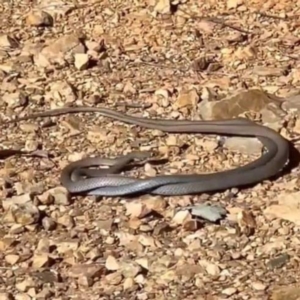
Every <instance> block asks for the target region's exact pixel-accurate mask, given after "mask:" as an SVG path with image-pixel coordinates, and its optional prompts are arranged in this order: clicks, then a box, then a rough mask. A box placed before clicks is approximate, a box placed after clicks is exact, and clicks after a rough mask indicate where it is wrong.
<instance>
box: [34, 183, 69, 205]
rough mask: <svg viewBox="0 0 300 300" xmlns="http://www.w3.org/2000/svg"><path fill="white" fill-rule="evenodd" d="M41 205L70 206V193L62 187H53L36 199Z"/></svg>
mask: <svg viewBox="0 0 300 300" xmlns="http://www.w3.org/2000/svg"><path fill="white" fill-rule="evenodd" d="M38 199H39V200H40V201H41V203H43V204H51V203H53V202H54V203H55V204H57V205H70V199H71V197H70V193H69V192H68V190H67V189H66V188H64V187H55V188H53V189H50V190H48V191H46V192H45V193H44V194H42V195H41V196H39V197H38Z"/></svg>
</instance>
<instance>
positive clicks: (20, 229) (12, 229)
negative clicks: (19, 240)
mask: <svg viewBox="0 0 300 300" xmlns="http://www.w3.org/2000/svg"><path fill="white" fill-rule="evenodd" d="M22 232H24V226H23V225H20V224H14V225H12V226H11V227H10V229H9V233H10V234H20V233H22Z"/></svg>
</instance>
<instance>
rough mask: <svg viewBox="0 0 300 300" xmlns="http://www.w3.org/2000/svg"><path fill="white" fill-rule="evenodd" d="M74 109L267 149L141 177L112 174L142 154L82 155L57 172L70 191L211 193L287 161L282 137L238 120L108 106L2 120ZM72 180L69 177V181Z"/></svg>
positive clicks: (257, 178) (254, 179)
mask: <svg viewBox="0 0 300 300" xmlns="http://www.w3.org/2000/svg"><path fill="white" fill-rule="evenodd" d="M78 112H92V113H99V114H100V115H102V116H105V117H109V118H112V119H115V120H118V121H122V122H124V123H128V124H132V125H138V126H142V127H145V128H148V129H157V130H161V131H163V132H171V133H207V134H220V135H231V136H233V135H235V136H244V137H257V138H258V139H259V140H260V141H261V142H262V144H263V145H264V147H265V148H266V150H267V152H266V153H264V154H263V155H262V156H261V157H260V158H258V159H257V160H255V161H253V162H251V163H249V164H247V165H244V166H241V167H238V168H236V169H233V170H228V171H222V172H218V173H213V174H192V175H182V174H178V175H177V174H176V175H160V176H157V177H151V178H143V179H136V178H131V177H124V176H120V175H119V174H116V173H118V171H120V170H121V169H122V168H123V167H124V166H126V165H127V164H128V163H129V162H130V161H131V160H134V159H139V158H141V157H143V156H144V154H143V153H131V154H128V155H126V156H122V157H119V158H116V159H103V158H100V157H89V158H84V159H82V160H79V161H76V162H73V163H70V164H69V165H67V166H66V167H65V168H64V169H63V170H62V172H61V178H60V180H61V183H62V185H63V186H64V187H66V188H67V189H68V190H69V192H71V193H85V194H88V195H98V196H125V195H133V194H136V193H150V194H156V195H186V194H196V193H203V192H212V191H218V190H224V189H228V188H232V187H239V186H245V185H249V184H255V183H258V182H261V181H263V180H266V179H269V178H270V177H273V176H274V175H276V174H277V173H278V172H279V171H281V170H282V169H283V168H284V166H285V165H286V163H287V161H288V159H289V142H288V141H287V140H286V139H284V138H283V137H282V136H281V135H280V134H279V133H277V132H276V131H274V130H272V129H270V128H268V127H265V126H261V125H259V124H257V123H255V122H252V121H250V120H248V119H242V118H237V119H232V120H221V121H188V120H166V119H149V118H140V117H134V116H130V115H127V114H123V113H121V112H117V111H115V110H112V109H108V108H96V107H87V106H79V107H65V108H59V109H54V110H49V111H45V112H42V113H37V114H33V115H29V116H26V117H21V118H17V119H14V120H10V121H8V122H6V123H13V122H19V121H22V120H28V119H34V118H38V117H49V116H58V115H63V114H70V113H78ZM0 157H1V152H0ZM101 164H104V165H110V166H111V168H109V169H108V170H107V171H103V170H102V171H100V172H99V171H94V172H93V171H92V170H90V173H89V171H88V169H89V168H90V167H91V166H96V165H101ZM76 173H78V174H79V175H80V173H83V174H87V175H88V176H86V178H81V177H80V176H75V175H74V174H76ZM92 173H93V174H92ZM78 174H77V175H78ZM89 174H90V175H89ZM98 175H99V176H98ZM72 178H75V180H74V179H72Z"/></svg>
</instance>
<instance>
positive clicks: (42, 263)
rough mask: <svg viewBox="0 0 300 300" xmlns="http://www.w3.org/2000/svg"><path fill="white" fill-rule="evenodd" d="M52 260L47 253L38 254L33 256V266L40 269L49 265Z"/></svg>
mask: <svg viewBox="0 0 300 300" xmlns="http://www.w3.org/2000/svg"><path fill="white" fill-rule="evenodd" d="M50 262H51V259H50V257H49V256H48V254H47V253H41V254H36V255H34V257H33V258H32V267H33V268H34V269H37V270H38V269H40V268H43V267H47V266H49V264H50Z"/></svg>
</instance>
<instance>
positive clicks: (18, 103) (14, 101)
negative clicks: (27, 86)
mask: <svg viewBox="0 0 300 300" xmlns="http://www.w3.org/2000/svg"><path fill="white" fill-rule="evenodd" d="M2 101H4V102H5V103H7V105H8V107H11V108H16V107H22V106H24V105H26V103H27V102H28V97H27V95H25V94H24V93H23V92H15V93H6V94H4V95H3V96H2Z"/></svg>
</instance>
